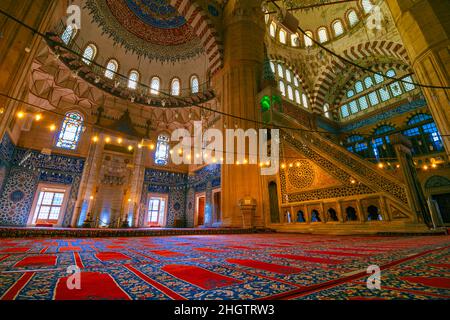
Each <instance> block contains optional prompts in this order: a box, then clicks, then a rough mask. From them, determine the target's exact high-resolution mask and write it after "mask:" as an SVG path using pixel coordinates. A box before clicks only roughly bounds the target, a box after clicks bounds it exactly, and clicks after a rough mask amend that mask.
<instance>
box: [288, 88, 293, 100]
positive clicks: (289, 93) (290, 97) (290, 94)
mask: <svg viewBox="0 0 450 320" xmlns="http://www.w3.org/2000/svg"><path fill="white" fill-rule="evenodd" d="M287 88H288V98H289V99H290V100H294V91H292V87H291V86H290V85H288V87H287Z"/></svg>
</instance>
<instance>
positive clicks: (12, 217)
mask: <svg viewBox="0 0 450 320" xmlns="http://www.w3.org/2000/svg"><path fill="white" fill-rule="evenodd" d="M38 182H39V179H38V176H37V174H36V172H34V171H32V170H28V169H24V168H19V167H13V168H12V169H11V171H10V173H9V175H8V177H7V180H6V183H5V186H4V188H3V192H2V193H1V195H0V225H4V226H25V225H26V224H27V220H28V216H29V214H30V211H31V206H32V204H33V198H34V193H35V192H36V189H37V186H38ZM19 192H21V193H23V197H22V198H21V199H19V198H15V196H14V194H16V195H17V194H18V193H19ZM16 200H18V201H16Z"/></svg>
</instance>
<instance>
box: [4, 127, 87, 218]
mask: <svg viewBox="0 0 450 320" xmlns="http://www.w3.org/2000/svg"><path fill="white" fill-rule="evenodd" d="M5 137H6V138H5V139H3V141H2V143H1V147H0V149H1V150H2V151H1V158H2V161H4V160H5V159H6V161H4V162H5V163H7V164H8V165H9V166H10V168H11V169H10V170H9V172H8V173H7V174H6V177H5V179H4V180H5V181H4V187H3V190H2V193H1V195H0V224H1V225H11V226H24V225H26V223H27V221H28V218H29V215H30V214H31V212H30V211H31V207H32V204H33V199H34V196H35V193H36V190H37V187H38V184H39V183H40V182H45V183H54V184H63V185H70V186H71V187H70V193H69V199H68V202H67V207H66V211H65V215H64V218H63V226H69V225H70V222H71V219H72V214H73V211H74V207H75V201H76V198H77V195H78V189H79V186H80V181H81V175H82V173H83V168H84V162H85V160H84V159H82V158H77V157H69V156H62V155H50V156H48V155H43V154H41V153H40V152H38V151H34V150H26V149H23V148H16V147H15V146H14V145H13V144H12V142H11V141H10V139H9V137H8V135H5Z"/></svg>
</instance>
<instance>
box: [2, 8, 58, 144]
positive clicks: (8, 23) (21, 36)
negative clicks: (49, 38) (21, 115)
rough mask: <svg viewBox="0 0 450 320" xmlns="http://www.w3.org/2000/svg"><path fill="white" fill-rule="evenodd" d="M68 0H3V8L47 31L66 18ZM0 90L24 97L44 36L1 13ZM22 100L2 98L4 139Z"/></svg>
mask: <svg viewBox="0 0 450 320" xmlns="http://www.w3.org/2000/svg"><path fill="white" fill-rule="evenodd" d="M62 8H67V3H66V1H58V0H34V1H14V0H2V1H0V9H1V10H2V11H5V12H6V13H8V14H10V15H11V16H13V17H15V18H17V19H18V20H20V21H22V22H23V23H25V24H27V25H29V26H30V27H32V28H34V29H36V30H38V31H40V32H42V33H45V32H47V31H48V30H49V28H50V26H51V25H52V24H53V23H55V18H56V17H58V18H60V17H62V16H63V15H64V14H65V9H64V10H62ZM0 25H1V26H2V28H1V30H0V32H1V33H2V37H1V38H0V92H2V93H5V94H7V95H8V96H10V97H12V98H17V99H22V98H23V96H22V90H23V89H24V86H25V85H26V81H27V80H28V78H29V75H30V69H31V64H32V62H33V60H34V57H35V55H36V52H37V49H38V47H39V44H40V43H41V41H43V40H42V38H41V37H40V36H39V35H37V34H35V33H33V31H31V30H30V29H28V28H25V27H24V26H21V25H20V24H19V23H17V22H15V21H13V20H11V19H9V18H7V17H6V16H4V15H3V14H0ZM18 106H19V103H18V102H16V101H13V100H11V99H8V98H6V97H3V96H2V97H0V141H1V140H2V139H3V136H4V134H5V132H6V129H7V127H8V125H9V123H10V122H11V120H12V119H13V117H14V115H15V113H16V109H17V107H18Z"/></svg>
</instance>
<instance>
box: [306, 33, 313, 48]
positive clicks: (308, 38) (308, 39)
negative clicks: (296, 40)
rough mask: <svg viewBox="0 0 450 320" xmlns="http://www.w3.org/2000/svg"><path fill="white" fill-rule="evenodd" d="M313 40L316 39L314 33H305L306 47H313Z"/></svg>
mask: <svg viewBox="0 0 450 320" xmlns="http://www.w3.org/2000/svg"><path fill="white" fill-rule="evenodd" d="M312 39H314V36H313V33H312V32H311V31H309V30H308V31H305V35H303V41H304V43H305V47H312V45H313V44H314V42H313V40H312Z"/></svg>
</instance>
